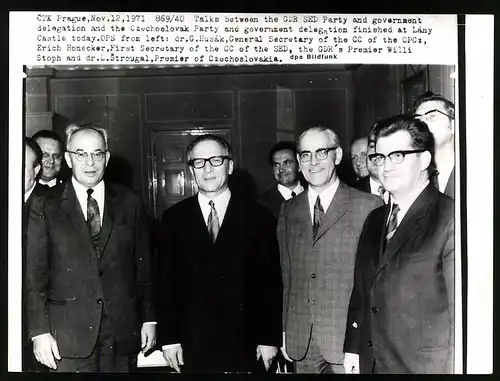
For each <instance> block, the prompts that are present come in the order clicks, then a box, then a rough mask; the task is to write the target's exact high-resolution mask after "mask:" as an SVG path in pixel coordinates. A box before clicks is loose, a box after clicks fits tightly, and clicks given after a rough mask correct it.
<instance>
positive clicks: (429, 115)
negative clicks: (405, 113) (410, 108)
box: [413, 109, 455, 122]
mask: <svg viewBox="0 0 500 381" xmlns="http://www.w3.org/2000/svg"><path fill="white" fill-rule="evenodd" d="M436 113H438V114H441V115H444V116H446V117H448V118H450V119H451V120H453V119H455V118H454V117H452V116H450V115H448V114H447V113H445V112H443V111H441V110H438V109H434V110H429V111H427V112H426V113H423V114H413V116H414V117H415V118H423V119H425V120H427V121H429V122H432V121H433V120H434V119H436V118H437V116H438V114H436Z"/></svg>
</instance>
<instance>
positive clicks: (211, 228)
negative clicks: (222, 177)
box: [207, 200, 219, 242]
mask: <svg viewBox="0 0 500 381" xmlns="http://www.w3.org/2000/svg"><path fill="white" fill-rule="evenodd" d="M208 205H210V208H211V210H210V215H209V216H208V221H207V226H208V232H209V233H210V237H212V242H215V240H216V239H217V234H219V216H218V215H217V210H215V205H214V202H213V201H212V200H210V202H209V203H208Z"/></svg>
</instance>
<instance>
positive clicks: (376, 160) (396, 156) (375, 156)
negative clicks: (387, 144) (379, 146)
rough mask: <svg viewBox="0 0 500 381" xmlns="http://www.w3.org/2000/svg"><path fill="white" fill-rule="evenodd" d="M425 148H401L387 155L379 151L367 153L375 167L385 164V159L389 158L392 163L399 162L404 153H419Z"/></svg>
mask: <svg viewBox="0 0 500 381" xmlns="http://www.w3.org/2000/svg"><path fill="white" fill-rule="evenodd" d="M425 151H426V150H425V149H413V150H403V151H394V152H391V153H390V154H389V155H387V156H386V155H382V154H381V153H371V154H369V155H368V159H370V161H371V162H372V163H373V164H375V165H376V166H377V167H380V166H382V165H384V164H385V160H386V159H387V158H389V159H390V160H391V162H392V164H401V163H402V162H403V161H404V159H405V156H406V155H410V154H412V153H421V152H425Z"/></svg>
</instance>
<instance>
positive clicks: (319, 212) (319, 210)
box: [313, 195, 325, 238]
mask: <svg viewBox="0 0 500 381" xmlns="http://www.w3.org/2000/svg"><path fill="white" fill-rule="evenodd" d="M324 216H325V211H324V210H323V206H322V205H321V199H320V198H319V195H318V197H317V198H316V203H315V204H314V222H313V236H314V238H316V234H317V233H318V229H319V225H320V224H321V220H322V219H323V217H324Z"/></svg>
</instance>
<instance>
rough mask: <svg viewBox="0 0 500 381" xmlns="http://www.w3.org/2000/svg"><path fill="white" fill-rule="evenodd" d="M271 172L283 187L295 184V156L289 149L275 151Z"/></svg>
mask: <svg viewBox="0 0 500 381" xmlns="http://www.w3.org/2000/svg"><path fill="white" fill-rule="evenodd" d="M272 165H273V174H274V178H275V179H276V181H277V182H278V183H280V184H281V185H283V186H285V187H289V188H295V187H296V186H297V183H298V180H297V172H298V165H297V158H296V157H295V155H294V153H293V151H292V150H290V149H285V150H282V151H277V152H276V153H275V154H274V155H273V164H272Z"/></svg>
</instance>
